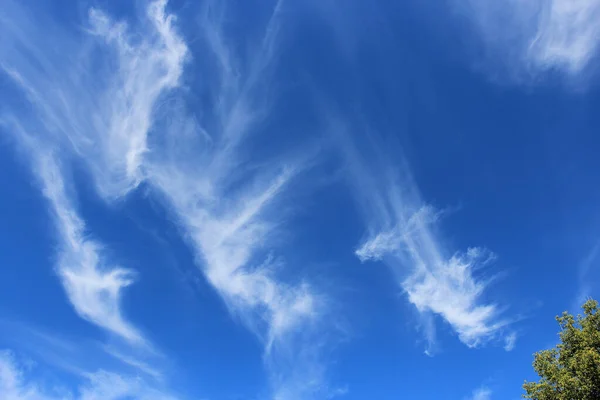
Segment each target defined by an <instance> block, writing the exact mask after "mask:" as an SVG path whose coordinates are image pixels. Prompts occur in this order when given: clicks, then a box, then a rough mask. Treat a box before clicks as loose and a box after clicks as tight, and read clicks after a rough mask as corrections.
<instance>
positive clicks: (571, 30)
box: [453, 0, 600, 75]
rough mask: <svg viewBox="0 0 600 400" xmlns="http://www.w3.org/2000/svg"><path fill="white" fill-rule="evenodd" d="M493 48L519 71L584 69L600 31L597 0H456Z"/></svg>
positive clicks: (573, 71)
mask: <svg viewBox="0 0 600 400" xmlns="http://www.w3.org/2000/svg"><path fill="white" fill-rule="evenodd" d="M453 4H454V5H455V6H456V7H458V9H459V10H460V12H461V14H464V15H466V16H467V17H468V18H469V19H471V21H472V22H473V24H474V25H475V28H476V29H477V30H479V31H480V32H481V33H482V35H481V38H482V39H483V41H484V45H486V46H489V49H490V51H491V53H494V54H497V55H498V56H499V57H501V58H504V59H505V62H506V64H507V65H510V68H511V69H513V70H514V72H516V74H517V75H522V74H523V73H526V74H527V75H531V74H536V73H537V72H540V71H542V72H543V71H547V70H560V71H562V72H565V73H566V74H568V75H576V74H579V73H580V72H582V71H584V70H585V69H586V68H587V67H588V65H589V64H590V62H591V61H592V60H593V59H594V58H595V57H596V51H597V50H598V44H599V40H600V39H599V37H600V24H599V23H598V17H599V16H600V1H598V0H529V1H518V0H503V1H491V0H489V1H488V0H484V1H472V0H456V1H454V3H453Z"/></svg>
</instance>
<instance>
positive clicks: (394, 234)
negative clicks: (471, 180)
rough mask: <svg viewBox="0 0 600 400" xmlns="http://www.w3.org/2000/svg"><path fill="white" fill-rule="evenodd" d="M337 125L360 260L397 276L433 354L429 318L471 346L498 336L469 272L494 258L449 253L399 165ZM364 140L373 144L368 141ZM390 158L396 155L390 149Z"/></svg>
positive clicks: (490, 308) (489, 306) (493, 315)
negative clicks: (360, 220) (360, 233)
mask: <svg viewBox="0 0 600 400" xmlns="http://www.w3.org/2000/svg"><path fill="white" fill-rule="evenodd" d="M346 129H347V128H345V127H344V126H343V124H334V127H333V130H336V131H338V132H342V134H339V133H338V134H336V135H337V137H338V138H341V148H342V152H343V153H344V155H345V157H344V160H345V165H346V170H347V172H348V176H349V182H350V184H351V186H352V187H353V191H354V194H355V196H356V198H357V201H358V204H359V207H360V209H361V211H362V213H363V215H364V218H365V222H366V225H367V236H366V238H365V239H364V240H363V241H362V243H361V244H360V245H359V246H358V248H357V249H356V251H355V254H356V256H357V257H358V258H359V259H360V260H361V261H363V262H366V261H383V262H384V263H385V264H387V265H388V266H389V267H390V268H391V270H392V272H393V273H394V274H395V276H396V278H397V279H398V282H399V285H400V287H401V288H402V290H403V291H404V293H405V294H406V296H407V299H408V301H410V303H411V304H413V305H414V306H415V307H416V309H417V310H418V312H419V314H420V315H421V317H422V319H423V323H422V325H423V329H424V331H425V335H426V338H427V341H428V346H427V350H426V353H428V354H431V352H433V351H434V349H435V342H436V338H435V325H434V323H433V320H432V318H433V317H434V316H437V317H439V318H441V319H442V320H443V321H445V322H446V323H448V324H449V326H450V327H451V328H452V330H453V331H454V332H456V334H457V335H458V337H459V339H460V340H461V342H463V343H464V344H465V345H467V346H469V347H478V346H481V345H484V344H486V343H487V342H489V341H491V340H493V339H497V338H499V337H500V336H502V332H503V328H504V327H505V326H506V321H504V320H502V319H501V318H500V316H499V309H498V306H497V305H495V304H493V303H485V302H483V301H482V300H481V298H482V295H483V293H484V290H485V288H486V285H487V282H486V281H484V280H481V279H478V278H476V276H475V275H474V272H475V271H476V270H479V269H481V268H483V267H485V266H486V265H488V264H489V263H490V262H492V261H493V260H494V258H495V256H494V254H493V253H491V252H489V251H487V250H486V249H484V248H477V247H473V248H469V249H467V250H466V251H464V252H459V251H451V250H449V249H448V248H447V247H446V246H445V244H444V242H443V239H442V237H441V235H440V233H439V224H438V220H439V217H440V212H438V211H436V210H435V209H434V208H433V207H431V206H429V205H427V204H426V203H425V202H424V201H423V200H422V199H421V195H420V193H419V190H418V187H417V185H416V183H415V182H414V180H413V178H412V175H411V172H410V169H409V167H408V165H407V162H406V161H405V160H403V158H402V156H401V155H400V156H399V155H396V157H395V159H396V160H398V161H397V162H396V163H393V162H391V161H390V158H389V156H388V155H387V153H385V152H384V151H382V150H381V149H379V148H377V145H376V144H374V145H373V146H369V145H366V144H364V143H363V144H362V145H361V151H360V153H359V152H358V150H357V148H356V147H355V145H354V144H353V143H351V141H350V139H349V137H348V136H346V135H345V134H343V132H346ZM370 143H377V139H376V138H375V137H372V138H371V141H370ZM396 153H400V151H397V152H396Z"/></svg>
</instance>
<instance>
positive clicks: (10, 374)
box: [0, 351, 176, 400]
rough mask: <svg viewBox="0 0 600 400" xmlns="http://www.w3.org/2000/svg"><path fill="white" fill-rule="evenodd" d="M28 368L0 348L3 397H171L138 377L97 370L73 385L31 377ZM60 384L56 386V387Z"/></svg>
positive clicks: (0, 393)
mask: <svg viewBox="0 0 600 400" xmlns="http://www.w3.org/2000/svg"><path fill="white" fill-rule="evenodd" d="M32 375H33V374H32V373H31V371H30V369H28V368H25V367H24V366H23V365H22V364H19V363H18V362H17V360H16V357H15V356H14V354H12V353H11V352H9V351H1V352H0V396H1V397H2V398H3V399H6V400H118V399H123V398H135V399H139V400H175V399H176V397H174V396H173V395H171V394H169V393H166V392H164V391H162V390H160V389H157V388H154V387H153V386H152V385H151V384H149V383H148V382H146V381H144V380H142V379H141V378H139V377H132V376H124V375H121V374H118V373H114V372H107V371H102V370H100V371H97V372H95V373H89V374H86V375H85V376H84V377H83V380H82V382H81V383H80V384H79V386H78V387H77V388H73V389H67V388H65V387H64V386H62V385H61V386H57V385H56V384H53V385H50V384H48V383H46V382H42V381H36V380H34V378H33V376H32ZM59 387H60V389H59Z"/></svg>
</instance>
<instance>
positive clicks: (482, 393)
mask: <svg viewBox="0 0 600 400" xmlns="http://www.w3.org/2000/svg"><path fill="white" fill-rule="evenodd" d="M491 398H492V390H491V389H490V388H488V387H486V386H482V387H480V388H478V389H475V390H474V391H473V394H472V395H471V397H469V399H470V400H490V399H491Z"/></svg>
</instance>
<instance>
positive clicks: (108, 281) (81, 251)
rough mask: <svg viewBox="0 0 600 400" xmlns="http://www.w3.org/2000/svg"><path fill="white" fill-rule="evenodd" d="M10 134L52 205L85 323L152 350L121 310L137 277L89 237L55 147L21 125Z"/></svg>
mask: <svg viewBox="0 0 600 400" xmlns="http://www.w3.org/2000/svg"><path fill="white" fill-rule="evenodd" d="M3 122H4V123H6V121H3ZM13 122H14V121H13ZM6 128H7V129H9V130H10V131H11V132H12V133H13V134H14V135H15V137H16V138H17V140H19V141H20V143H21V145H22V146H21V147H22V149H24V150H25V151H26V152H27V153H28V156H29V158H30V161H31V165H32V170H33V172H34V174H35V177H36V178H37V180H38V182H39V186H40V188H41V191H42V193H43V194H44V197H45V198H46V199H47V201H48V205H49V208H50V211H51V214H52V216H53V219H54V224H55V226H56V231H57V235H56V237H57V245H58V249H59V250H58V257H57V260H56V273H57V275H58V277H59V278H60V281H61V283H62V285H63V287H64V289H65V292H66V294H67V297H68V299H69V301H70V303H71V305H72V306H73V308H74V310H75V311H76V312H77V314H78V315H79V316H80V317H81V318H83V319H85V320H88V321H89V322H91V323H93V324H95V325H97V326H99V327H101V328H103V329H105V330H106V331H108V332H110V333H112V334H115V335H116V336H117V337H120V338H122V339H124V340H126V341H127V342H129V343H130V344H135V345H140V346H146V345H147V343H146V340H145V339H144V338H143V336H142V334H141V333H140V332H139V331H138V329H137V328H135V327H134V326H133V325H132V324H131V323H130V322H129V321H127V320H126V319H125V317H124V316H123V313H122V310H121V304H120V303H121V301H120V300H121V295H122V291H123V289H124V288H126V287H127V286H129V285H130V284H132V283H133V281H134V276H135V274H134V272H133V271H132V270H129V269H127V268H123V267H120V266H118V265H110V263H109V262H108V260H107V257H106V255H105V249H104V247H103V245H102V244H101V243H100V242H98V241H96V240H94V239H92V238H91V237H90V236H89V232H87V229H86V226H85V222H84V221H83V219H82V218H81V217H80V216H79V215H78V212H77V209H76V207H75V205H74V200H73V197H74V196H73V193H72V190H71V189H70V188H69V186H70V185H69V184H67V183H65V179H64V171H63V169H62V168H61V163H60V161H59V160H58V159H57V157H56V154H55V153H54V151H53V150H52V148H51V144H48V143H43V142H38V141H36V139H34V138H32V137H31V136H30V135H29V134H28V133H26V132H25V131H24V129H23V127H21V126H20V125H19V124H18V123H12V124H8V125H6Z"/></svg>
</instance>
